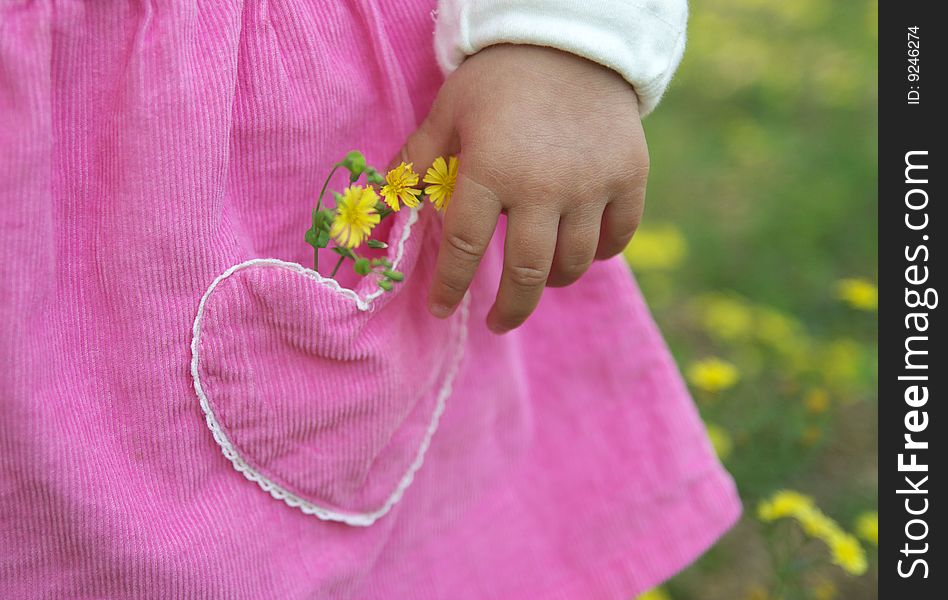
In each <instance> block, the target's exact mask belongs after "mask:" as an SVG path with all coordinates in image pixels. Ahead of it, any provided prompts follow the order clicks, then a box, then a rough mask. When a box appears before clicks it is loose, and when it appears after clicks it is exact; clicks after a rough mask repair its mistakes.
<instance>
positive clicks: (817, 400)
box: [803, 388, 829, 415]
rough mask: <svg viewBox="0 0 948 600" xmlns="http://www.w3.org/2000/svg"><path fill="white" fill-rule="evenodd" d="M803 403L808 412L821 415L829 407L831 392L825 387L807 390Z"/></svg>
mask: <svg viewBox="0 0 948 600" xmlns="http://www.w3.org/2000/svg"><path fill="white" fill-rule="evenodd" d="M803 404H804V406H806V411H807V412H808V413H810V414H814V415H821V414H823V413H825V412H826V410H827V409H828V408H829V394H828V393H827V392H826V390H824V389H823V388H814V389H812V390H810V391H809V392H807V395H806V397H805V398H804V399H803Z"/></svg>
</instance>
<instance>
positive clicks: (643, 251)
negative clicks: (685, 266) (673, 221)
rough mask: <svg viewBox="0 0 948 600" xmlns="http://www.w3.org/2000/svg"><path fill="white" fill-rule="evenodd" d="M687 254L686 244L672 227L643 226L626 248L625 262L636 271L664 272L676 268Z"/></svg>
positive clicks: (682, 237)
mask: <svg viewBox="0 0 948 600" xmlns="http://www.w3.org/2000/svg"><path fill="white" fill-rule="evenodd" d="M687 254H688V244H687V243H686V242H685V237H684V236H683V235H682V234H681V232H680V231H679V230H678V229H677V228H676V227H674V226H672V225H651V226H643V227H641V228H640V229H639V230H638V231H637V232H635V236H634V237H633V238H632V241H631V242H629V245H628V246H626V248H625V251H624V252H623V255H624V256H625V260H626V262H628V263H629V265H630V266H631V267H632V268H633V269H636V270H638V271H646V270H648V271H664V270H669V269H673V268H675V267H677V266H678V265H680V264H681V262H682V261H683V260H684V258H685V256H686V255H687Z"/></svg>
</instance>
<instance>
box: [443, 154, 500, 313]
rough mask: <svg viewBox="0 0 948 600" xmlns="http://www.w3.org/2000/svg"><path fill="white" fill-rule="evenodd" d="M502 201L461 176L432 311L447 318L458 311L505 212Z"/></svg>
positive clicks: (449, 215)
mask: <svg viewBox="0 0 948 600" xmlns="http://www.w3.org/2000/svg"><path fill="white" fill-rule="evenodd" d="M501 208H502V207H501V204H500V200H499V198H498V197H497V195H496V194H495V193H494V192H493V191H491V190H490V189H489V188H488V187H486V186H484V185H482V184H480V183H478V182H476V181H474V180H473V179H471V178H470V177H467V176H465V174H464V173H463V172H461V173H458V178H457V183H456V184H455V191H454V196H453V197H452V198H451V202H450V204H448V207H447V209H446V210H445V215H444V234H443V236H442V238H441V248H440V250H439V251H438V262H437V266H436V267H435V275H434V280H433V281H432V282H431V291H430V292H429V294H428V310H429V311H431V314H433V315H434V316H436V317H439V318H444V317H447V316H449V315H451V313H453V312H454V309H455V308H457V305H458V303H459V302H461V299H462V298H464V294H465V293H466V292H467V288H468V287H470V285H471V280H472V279H474V273H475V272H476V271H477V266H478V265H479V264H480V262H481V257H482V256H483V255H484V252H485V251H486V250H487V245H488V244H489V243H490V240H491V237H493V235H494V229H495V228H496V227H497V219H498V217H500V211H501Z"/></svg>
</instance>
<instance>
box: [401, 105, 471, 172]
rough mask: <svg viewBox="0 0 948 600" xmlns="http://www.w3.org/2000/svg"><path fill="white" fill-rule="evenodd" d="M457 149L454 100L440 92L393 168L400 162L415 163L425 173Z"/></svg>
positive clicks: (415, 167) (419, 170) (417, 170)
mask: <svg viewBox="0 0 948 600" xmlns="http://www.w3.org/2000/svg"><path fill="white" fill-rule="evenodd" d="M457 152H458V137H457V134H456V132H455V131H454V124H453V117H452V114H451V109H450V102H449V101H448V100H447V99H445V98H442V97H440V96H439V97H438V98H437V99H436V100H435V102H434V104H433V105H432V107H431V110H430V112H429V113H428V116H427V117H425V120H424V121H422V122H421V125H419V126H418V129H416V130H415V131H414V132H413V133H412V134H411V135H410V136H408V139H407V140H405V144H404V145H403V146H402V148H401V150H399V152H398V156H397V157H396V158H395V159H393V160H392V163H391V164H390V165H389V168H390V169H393V168H395V167H396V166H398V164H399V163H400V162H406V163H414V170H415V172H416V173H421V174H424V172H425V171H426V170H427V169H428V167H430V166H431V163H433V162H434V160H435V159H436V158H438V157H439V156H449V155H452V154H457Z"/></svg>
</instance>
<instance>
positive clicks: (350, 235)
mask: <svg viewBox="0 0 948 600" xmlns="http://www.w3.org/2000/svg"><path fill="white" fill-rule="evenodd" d="M378 200H379V196H378V194H376V193H375V190H373V189H372V188H370V187H369V188H367V187H362V186H359V185H353V186H349V187H347V188H346V189H345V190H344V191H343V192H342V197H341V198H340V199H339V201H338V202H337V203H336V217H335V219H333V222H332V227H330V228H329V235H331V236H332V237H333V239H334V240H336V243H337V244H339V245H340V246H345V247H346V248H355V247H356V246H358V245H359V244H361V243H362V242H363V241H364V240H365V239H366V238H367V237H369V234H370V233H371V232H372V228H373V227H375V226H376V225H378V223H379V220H381V217H380V216H379V213H378V212H377V211H376V210H375V204H376V203H377V202H378Z"/></svg>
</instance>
